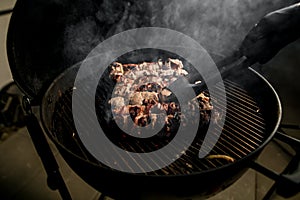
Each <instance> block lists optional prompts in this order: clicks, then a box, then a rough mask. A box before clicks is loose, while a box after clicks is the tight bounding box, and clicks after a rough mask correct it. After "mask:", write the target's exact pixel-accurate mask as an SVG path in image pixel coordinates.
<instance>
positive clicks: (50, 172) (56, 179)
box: [23, 98, 72, 200]
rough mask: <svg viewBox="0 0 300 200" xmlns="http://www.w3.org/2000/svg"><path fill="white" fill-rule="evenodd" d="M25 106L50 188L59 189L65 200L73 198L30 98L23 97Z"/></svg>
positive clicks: (34, 141) (29, 128)
mask: <svg viewBox="0 0 300 200" xmlns="http://www.w3.org/2000/svg"><path fill="white" fill-rule="evenodd" d="M23 107H24V110H25V111H26V116H25V122H26V126H27V129H28V132H29V135H30V137H31V139H32V142H33V144H34V147H35V149H36V151H37V153H38V155H39V157H40V159H41V161H42V164H43V166H44V169H45V170H46V173H47V176H48V178H47V184H48V186H49V188H50V189H52V190H58V191H59V193H60V195H61V197H62V199H63V200H71V199H72V198H71V195H70V193H69V191H68V188H67V186H66V184H65V182H64V180H63V177H62V176H61V174H60V172H59V167H58V164H57V162H56V160H55V157H54V155H53V153H52V151H51V148H50V146H49V143H48V141H47V139H46V137H45V135H44V132H43V130H42V129H41V127H40V125H39V122H38V119H37V118H36V117H35V115H34V114H33V113H32V111H31V105H30V101H29V99H28V98H24V99H23Z"/></svg>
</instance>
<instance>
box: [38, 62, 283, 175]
mask: <svg viewBox="0 0 300 200" xmlns="http://www.w3.org/2000/svg"><path fill="white" fill-rule="evenodd" d="M80 64H81V62H79V63H77V64H75V65H74V66H72V67H70V68H68V69H67V70H65V71H64V72H63V73H61V74H60V75H59V76H58V77H57V78H56V79H55V80H54V81H53V82H52V83H51V85H50V87H49V88H48V89H47V91H46V93H45V95H44V97H43V99H42V103H41V105H40V115H41V124H42V127H43V130H44V131H45V132H46V134H47V136H48V137H50V139H51V140H52V141H54V143H55V145H58V146H59V149H61V150H63V151H65V152H67V153H68V154H69V155H70V156H74V157H76V158H77V159H80V160H81V161H83V162H84V163H86V164H89V165H93V166H94V167H97V168H99V169H103V170H105V171H106V170H109V171H112V172H117V173H120V174H128V175H129V176H142V177H150V178H151V177H159V178H166V177H182V176H185V177H190V176H195V175H197V176H201V175H202V174H206V173H213V172H216V171H222V170H225V169H227V168H231V167H232V166H236V165H239V164H241V165H243V164H242V163H245V162H246V163H247V161H249V160H251V158H253V157H255V156H257V154H259V152H260V151H261V150H262V149H263V148H264V147H265V146H266V145H267V144H268V143H269V142H270V141H271V140H272V139H273V137H274V135H275V133H276V131H277V130H278V128H279V125H280V122H281V119H282V107H281V101H280V98H279V96H278V94H277V92H276V90H275V89H274V88H273V86H272V85H271V84H270V83H269V82H268V80H267V79H266V78H264V77H263V76H262V75H261V74H260V73H258V72H257V71H255V70H254V69H253V68H249V71H250V72H249V73H253V74H254V75H256V76H257V78H259V79H261V80H262V81H263V82H264V83H265V84H267V86H268V88H269V89H270V90H271V92H272V93H273V94H274V97H275V99H276V102H277V105H276V107H277V108H278V113H277V114H278V117H277V122H276V125H275V126H274V128H273V130H272V131H271V133H270V134H268V135H267V136H266V137H265V139H264V141H263V142H262V143H261V144H260V145H259V147H258V148H256V149H255V150H254V151H252V152H250V153H249V154H247V155H246V156H244V157H242V158H240V159H238V160H236V161H235V162H233V163H228V164H225V165H222V166H218V167H216V168H209V169H206V170H203V171H199V172H193V173H191V174H175V175H174V174H172V175H160V176H157V175H153V174H144V173H130V172H121V171H118V170H114V169H110V168H109V167H106V166H105V165H103V166H104V167H101V166H99V165H97V164H95V163H92V162H89V161H88V160H86V159H83V158H82V157H80V156H79V155H76V154H75V153H73V152H72V151H71V150H70V149H68V148H66V147H65V146H64V145H63V144H61V142H59V141H58V140H57V139H56V138H55V137H53V135H52V131H51V130H49V127H48V126H47V125H46V124H47V123H46V122H45V117H44V114H45V112H44V111H43V109H44V107H47V106H46V105H47V97H48V96H49V94H51V89H52V88H53V87H55V86H56V84H57V82H59V80H60V79H62V78H64V77H65V75H66V74H68V73H70V72H71V71H73V70H74V69H75V70H76V68H77V67H79V66H80ZM275 99H274V100H275Z"/></svg>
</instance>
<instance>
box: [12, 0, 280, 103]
mask: <svg viewBox="0 0 300 200" xmlns="http://www.w3.org/2000/svg"><path fill="white" fill-rule="evenodd" d="M267 1H269V2H273V1H274V0H267ZM276 2H278V4H276V6H277V7H279V6H284V5H282V4H284V3H283V2H284V1H283V0H276ZM262 5H269V6H268V7H267V8H265V7H261V6H262ZM274 5H275V4H274V3H272V4H267V3H266V1H256V2H253V4H252V3H251V6H250V5H249V4H246V3H245V2H240V1H238V2H236V3H235V4H234V5H232V6H229V5H227V4H223V3H222V2H221V1H220V2H219V1H192V2H190V3H188V4H187V3H185V2H183V1H180V0H173V1H133V0H128V1H120V0H48V1H45V0H18V1H17V3H16V6H15V8H14V12H13V15H12V17H11V21H10V25H9V30H8V36H7V53H8V59H9V64H10V67H11V72H12V75H13V77H14V80H15V82H16V83H17V84H18V86H19V87H20V88H21V89H22V90H23V92H24V93H26V94H27V95H28V96H29V97H31V98H33V99H37V100H41V98H42V96H43V95H44V92H45V91H46V89H47V87H48V86H49V85H50V83H51V82H52V81H53V80H54V79H55V78H56V77H57V76H58V75H59V74H60V73H61V72H62V71H64V70H65V69H66V68H69V67H71V66H72V65H74V64H75V63H78V62H80V61H82V60H83V59H84V58H85V57H86V56H87V54H88V53H89V52H90V50H92V49H93V48H94V47H95V46H96V45H98V44H99V43H100V42H101V41H103V40H104V39H106V38H108V37H109V36H111V35H113V34H116V33H118V32H121V31H123V30H128V29H132V28H137V27H146V26H152V27H165V28H170V29H174V30H177V31H180V32H183V33H185V34H187V35H189V36H191V37H192V38H194V39H195V40H197V41H199V42H200V44H201V45H202V46H203V47H204V48H205V49H207V50H208V51H209V52H211V53H213V54H216V55H222V56H227V55H230V54H231V53H232V51H233V50H235V49H236V47H237V46H238V45H239V43H240V42H241V41H242V39H243V38H244V36H245V34H246V33H247V32H248V31H249V29H250V28H251V27H252V26H253V24H255V23H256V22H257V21H258V20H259V19H260V18H261V17H262V16H263V15H264V14H265V13H268V12H270V11H272V10H274V9H275V8H274ZM258 8H260V9H258ZM228 13H229V14H228ZM213 59H214V58H213Z"/></svg>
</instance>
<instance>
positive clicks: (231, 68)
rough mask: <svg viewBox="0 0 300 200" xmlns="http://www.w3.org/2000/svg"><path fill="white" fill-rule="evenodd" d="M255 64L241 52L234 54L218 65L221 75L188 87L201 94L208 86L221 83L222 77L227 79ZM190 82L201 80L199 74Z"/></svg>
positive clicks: (215, 75) (212, 76)
mask: <svg viewBox="0 0 300 200" xmlns="http://www.w3.org/2000/svg"><path fill="white" fill-rule="evenodd" d="M254 64H255V61H253V60H252V59H248V58H247V57H246V56H244V55H243V54H242V53H241V52H240V51H236V52H234V53H233V54H232V55H231V56H229V57H227V58H225V59H223V60H221V61H219V62H217V63H216V65H217V67H218V69H219V72H220V74H211V75H209V76H208V77H207V78H206V80H205V81H201V82H199V83H197V84H196V83H195V84H189V85H188V87H192V88H194V90H195V92H196V93H197V94H200V93H201V92H203V91H204V90H206V89H207V85H208V84H210V85H215V84H217V83H218V82H219V81H220V75H221V77H222V79H226V78H227V77H229V76H230V75H231V74H234V73H236V72H237V71H239V70H243V69H247V68H249V67H251V66H252V65H254ZM189 79H190V81H192V80H193V81H195V80H200V77H199V74H195V75H194V76H193V77H191V78H189Z"/></svg>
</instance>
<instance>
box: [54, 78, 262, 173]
mask: <svg viewBox="0 0 300 200" xmlns="http://www.w3.org/2000/svg"><path fill="white" fill-rule="evenodd" d="M224 84H225V88H226V94H227V99H226V103H227V110H226V120H225V124H224V127H223V128H222V127H216V128H215V130H214V131H215V132H214V134H217V133H218V132H219V131H220V130H221V129H222V134H221V137H220V138H219V140H218V142H217V144H216V145H215V146H214V148H213V149H212V151H211V152H210V153H209V156H208V157H207V158H204V159H199V158H198V157H197V155H198V152H199V149H200V147H201V144H202V142H203V140H202V139H201V138H200V137H197V138H196V140H195V141H194V142H193V143H192V145H191V146H190V147H187V145H186V144H184V143H182V144H178V143H177V144H172V148H174V149H178V148H181V149H182V147H186V148H185V149H186V150H185V152H184V154H183V155H182V156H180V157H179V158H178V159H177V160H176V161H175V162H173V163H172V164H170V165H169V166H167V167H165V168H163V169H160V170H157V171H154V172H150V173H149V172H148V173H147V174H154V175H175V174H190V173H194V172H201V171H204V170H207V169H211V168H217V167H221V166H223V165H225V164H228V163H231V162H233V160H238V159H241V158H243V157H245V156H246V155H248V154H249V153H251V152H252V151H254V150H255V149H257V148H258V147H259V146H260V145H261V144H262V142H263V141H264V138H265V135H264V133H265V128H266V124H265V121H264V118H263V115H262V113H261V111H260V109H259V106H258V104H257V102H256V101H255V100H254V99H253V98H252V97H251V96H250V94H248V93H247V91H246V90H244V89H242V88H241V87H239V85H237V84H236V83H234V82H232V81H229V80H226V81H225V82H224ZM216 87H217V91H218V89H219V90H221V88H220V87H219V86H218V85H217V86H216ZM71 97H72V90H71V89H70V90H69V91H67V92H66V93H64V94H63V95H62V96H61V98H60V100H59V102H57V105H56V111H55V113H54V116H53V130H52V136H53V137H54V139H56V140H57V141H58V142H59V143H61V144H62V145H63V146H65V147H66V148H67V149H69V150H70V151H72V152H73V153H74V154H76V155H78V156H80V157H81V158H82V159H84V160H86V161H88V162H92V163H94V164H97V165H99V167H104V165H103V164H101V163H100V162H99V161H97V160H96V159H95V158H94V157H93V156H92V155H90V154H89V152H88V151H87V150H86V149H85V147H84V145H83V144H82V143H81V141H80V138H79V137H78V135H77V134H76V131H75V126H74V122H73V121H72V109H71V105H72V102H71ZM214 97H216V98H217V99H215V100H216V101H215V103H214V105H213V106H214V109H216V110H217V111H220V113H222V112H224V111H225V106H224V105H225V99H223V98H222V97H221V96H220V94H218V93H216V94H214ZM118 145H119V146H120V147H121V148H124V149H128V150H132V151H134V150H135V149H136V148H138V149H139V150H140V152H147V151H148V150H149V149H151V147H150V146H155V145H157V144H155V142H152V143H149V144H148V145H147V144H146V145H145V144H144V143H143V144H141V143H139V142H136V143H134V144H133V143H132V144H131V143H126V144H124V142H119V143H118ZM170 145H171V144H170ZM131 159H132V160H130V161H128V160H125V159H124V158H121V156H120V159H118V160H122V161H123V163H117V162H115V163H114V164H116V165H121V166H126V167H128V168H129V169H130V168H131V166H130V165H129V164H128V162H130V163H135V164H136V165H137V166H139V163H140V162H145V161H144V160H142V158H140V159H139V160H134V159H133V158H131ZM148 160H150V161H151V162H153V164H156V165H158V164H157V163H164V158H159V157H153V158H151V159H148ZM146 164H147V163H146ZM139 167H140V166H139Z"/></svg>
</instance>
